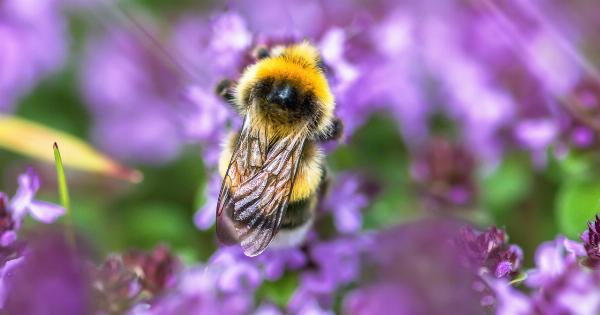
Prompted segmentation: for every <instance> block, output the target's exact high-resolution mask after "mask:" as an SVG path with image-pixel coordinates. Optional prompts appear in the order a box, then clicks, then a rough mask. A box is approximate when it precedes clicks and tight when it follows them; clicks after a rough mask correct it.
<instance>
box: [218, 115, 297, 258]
mask: <svg viewBox="0 0 600 315" xmlns="http://www.w3.org/2000/svg"><path fill="white" fill-rule="evenodd" d="M247 122H248V121H247V120H246V122H245V123H244V127H243V128H242V132H241V134H240V138H239V140H238V143H237V145H236V149H235V150H234V153H233V155H232V157H231V161H230V163H229V167H228V169H227V173H226V175H225V177H224V179H223V185H222V187H221V193H220V195H219V202H218V204H217V235H218V237H219V239H220V240H221V241H224V242H226V243H231V242H232V241H237V242H239V243H240V244H241V245H242V248H243V249H244V253H245V254H246V255H248V256H256V255H258V254H260V253H261V252H262V251H263V250H265V248H267V246H268V245H269V243H270V242H271V239H272V238H273V236H275V234H276V233H277V231H278V230H279V226H280V224H281V220H282V218H283V215H284V213H285V211H286V209H287V205H288V201H289V198H290V194H291V192H292V188H293V185H294V179H295V176H296V172H297V170H298V164H299V161H300V156H301V154H302V148H303V146H304V137H303V136H300V135H290V136H288V137H284V138H281V139H279V140H277V141H276V142H275V143H271V144H269V143H268V141H269V140H268V137H267V134H266V132H265V131H263V130H257V129H256V128H253V127H251V126H250V125H249V124H248V123H247ZM224 213H225V215H223V214H224Z"/></svg>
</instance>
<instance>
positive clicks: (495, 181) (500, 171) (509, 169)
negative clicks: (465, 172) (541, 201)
mask: <svg viewBox="0 0 600 315" xmlns="http://www.w3.org/2000/svg"><path fill="white" fill-rule="evenodd" d="M529 164H530V163H529V162H528V160H525V159H524V158H519V157H517V156H512V157H507V158H506V159H505V160H504V161H503V162H502V164H501V165H500V166H499V167H498V168H497V169H496V170H495V171H494V172H493V173H492V174H491V175H488V176H486V177H485V178H484V179H483V183H482V185H481V187H482V199H483V203H484V205H485V206H486V208H488V209H491V210H492V211H494V212H495V213H503V212H506V211H509V210H510V209H512V208H513V206H514V205H515V203H517V202H518V201H520V200H522V199H523V198H525V197H526V196H527V195H528V194H529V193H530V191H531V184H532V182H533V176H532V175H533V174H532V172H531V166H530V165H529Z"/></svg>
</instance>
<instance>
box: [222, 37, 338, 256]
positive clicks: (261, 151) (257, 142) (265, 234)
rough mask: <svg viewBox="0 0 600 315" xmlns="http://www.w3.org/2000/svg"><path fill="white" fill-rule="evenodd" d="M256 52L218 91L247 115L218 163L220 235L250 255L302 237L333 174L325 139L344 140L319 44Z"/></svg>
mask: <svg viewBox="0 0 600 315" xmlns="http://www.w3.org/2000/svg"><path fill="white" fill-rule="evenodd" d="M256 55H257V60H256V62H255V63H254V64H252V65H250V66H248V67H247V68H246V69H245V70H244V71H243V73H242V75H241V77H240V78H239V80H238V81H237V83H233V82H231V81H224V82H223V83H222V84H220V85H219V86H218V88H217V92H218V93H219V94H221V95H222V96H223V97H224V98H225V99H226V100H227V101H228V102H229V103H231V104H232V105H233V106H234V107H235V108H236V109H237V111H238V112H239V113H240V115H241V116H242V117H244V123H243V126H242V128H241V130H239V131H237V132H234V133H232V134H231V135H230V137H229V139H227V141H226V144H225V146H224V150H223V153H222V155H221V159H220V161H219V170H220V172H221V175H222V177H223V182H222V186H221V191H220V194H219V201H218V204H217V236H218V237H219V239H220V240H221V242H223V243H240V244H241V246H242V248H243V250H244V253H245V254H246V255H248V256H256V255H258V254H260V253H261V252H263V251H264V250H265V249H266V248H267V247H268V246H269V244H271V242H273V244H277V245H282V246H289V245H295V244H297V243H299V242H301V241H302V240H303V238H304V234H305V233H306V231H307V230H308V229H309V227H310V225H311V223H312V221H313V217H314V212H315V208H316V204H317V199H318V196H319V195H320V190H321V187H322V186H323V183H324V181H325V180H326V178H327V176H326V172H325V169H326V168H325V157H324V154H323V152H322V151H321V149H320V148H319V146H318V144H319V143H320V142H323V141H328V140H333V139H338V138H339V137H340V136H341V129H342V123H341V121H340V120H339V119H337V118H335V116H334V110H335V101H334V97H333V94H332V92H331V90H330V88H329V84H328V82H327V78H326V76H325V73H324V70H323V66H322V61H321V57H320V53H319V51H318V49H317V48H316V47H315V46H313V45H311V44H310V43H308V42H306V41H305V42H301V43H298V44H293V45H289V46H276V47H273V48H272V49H266V48H260V49H258V53H257V54H256ZM280 230H281V233H279V232H280Z"/></svg>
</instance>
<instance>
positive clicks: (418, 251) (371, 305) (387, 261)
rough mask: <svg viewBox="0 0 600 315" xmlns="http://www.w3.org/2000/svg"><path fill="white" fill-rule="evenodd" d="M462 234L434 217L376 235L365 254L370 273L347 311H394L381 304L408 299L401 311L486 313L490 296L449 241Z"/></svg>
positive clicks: (349, 297) (365, 265) (360, 285)
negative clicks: (394, 295) (480, 287)
mask: <svg viewBox="0 0 600 315" xmlns="http://www.w3.org/2000/svg"><path fill="white" fill-rule="evenodd" d="M458 235H459V226H458V225H457V224H455V223H452V222H446V221H433V220H427V221H422V222H415V223H411V224H406V225H403V226H398V227H395V228H393V229H391V230H389V231H384V232H380V233H378V234H377V235H376V236H375V237H374V239H373V242H372V243H371V245H370V246H369V247H368V250H367V252H366V253H365V256H364V257H365V262H364V263H363V267H362V268H363V270H364V271H365V274H366V277H365V279H363V281H361V282H360V284H359V289H357V290H356V291H355V293H354V294H351V295H349V296H347V297H346V301H345V302H344V306H345V311H347V312H348V313H349V314H369V311H370V310H373V311H376V310H383V311H384V312H383V313H382V314H396V313H394V311H396V309H394V308H383V306H387V305H390V306H393V305H397V304H396V302H398V303H401V302H402V301H407V304H403V305H399V306H400V308H399V309H398V313H397V314H447V313H448V310H452V313H456V314H481V313H483V310H484V309H483V307H482V306H481V301H480V300H481V299H484V298H488V296H487V294H485V292H479V291H478V290H477V289H476V287H475V285H476V284H477V283H478V281H479V280H478V276H477V274H476V272H475V271H474V270H472V268H468V267H466V266H465V265H464V264H463V263H462V261H461V260H462V259H461V258H462V256H463V254H462V253H461V251H460V250H458V249H457V248H456V247H455V246H452V244H451V243H450V242H449V240H452V239H455V238H456V237H458ZM392 294H398V296H397V297H396V298H395V299H394V301H390V300H389V296H390V295H392ZM392 303H393V304H392ZM353 307H356V308H353ZM378 307H379V308H378Z"/></svg>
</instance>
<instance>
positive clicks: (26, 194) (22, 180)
mask: <svg viewBox="0 0 600 315" xmlns="http://www.w3.org/2000/svg"><path fill="white" fill-rule="evenodd" d="M39 188H40V178H39V176H38V175H37V174H36V173H35V172H34V171H33V170H32V169H28V170H27V172H26V173H24V174H21V175H19V189H18V190H17V193H16V194H15V196H14V197H13V198H12V200H11V204H10V208H11V211H12V214H13V218H14V220H15V221H16V222H21V220H22V219H23V217H24V216H25V215H26V214H27V213H29V214H30V215H31V216H32V217H33V218H34V219H36V220H38V221H40V222H43V223H52V222H54V221H55V220H56V219H57V218H58V217H60V216H62V215H63V214H65V209H64V208H63V207H60V206H57V205H55V204H52V203H48V202H45V201H39V200H36V199H34V197H35V194H36V193H37V191H38V190H39Z"/></svg>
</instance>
